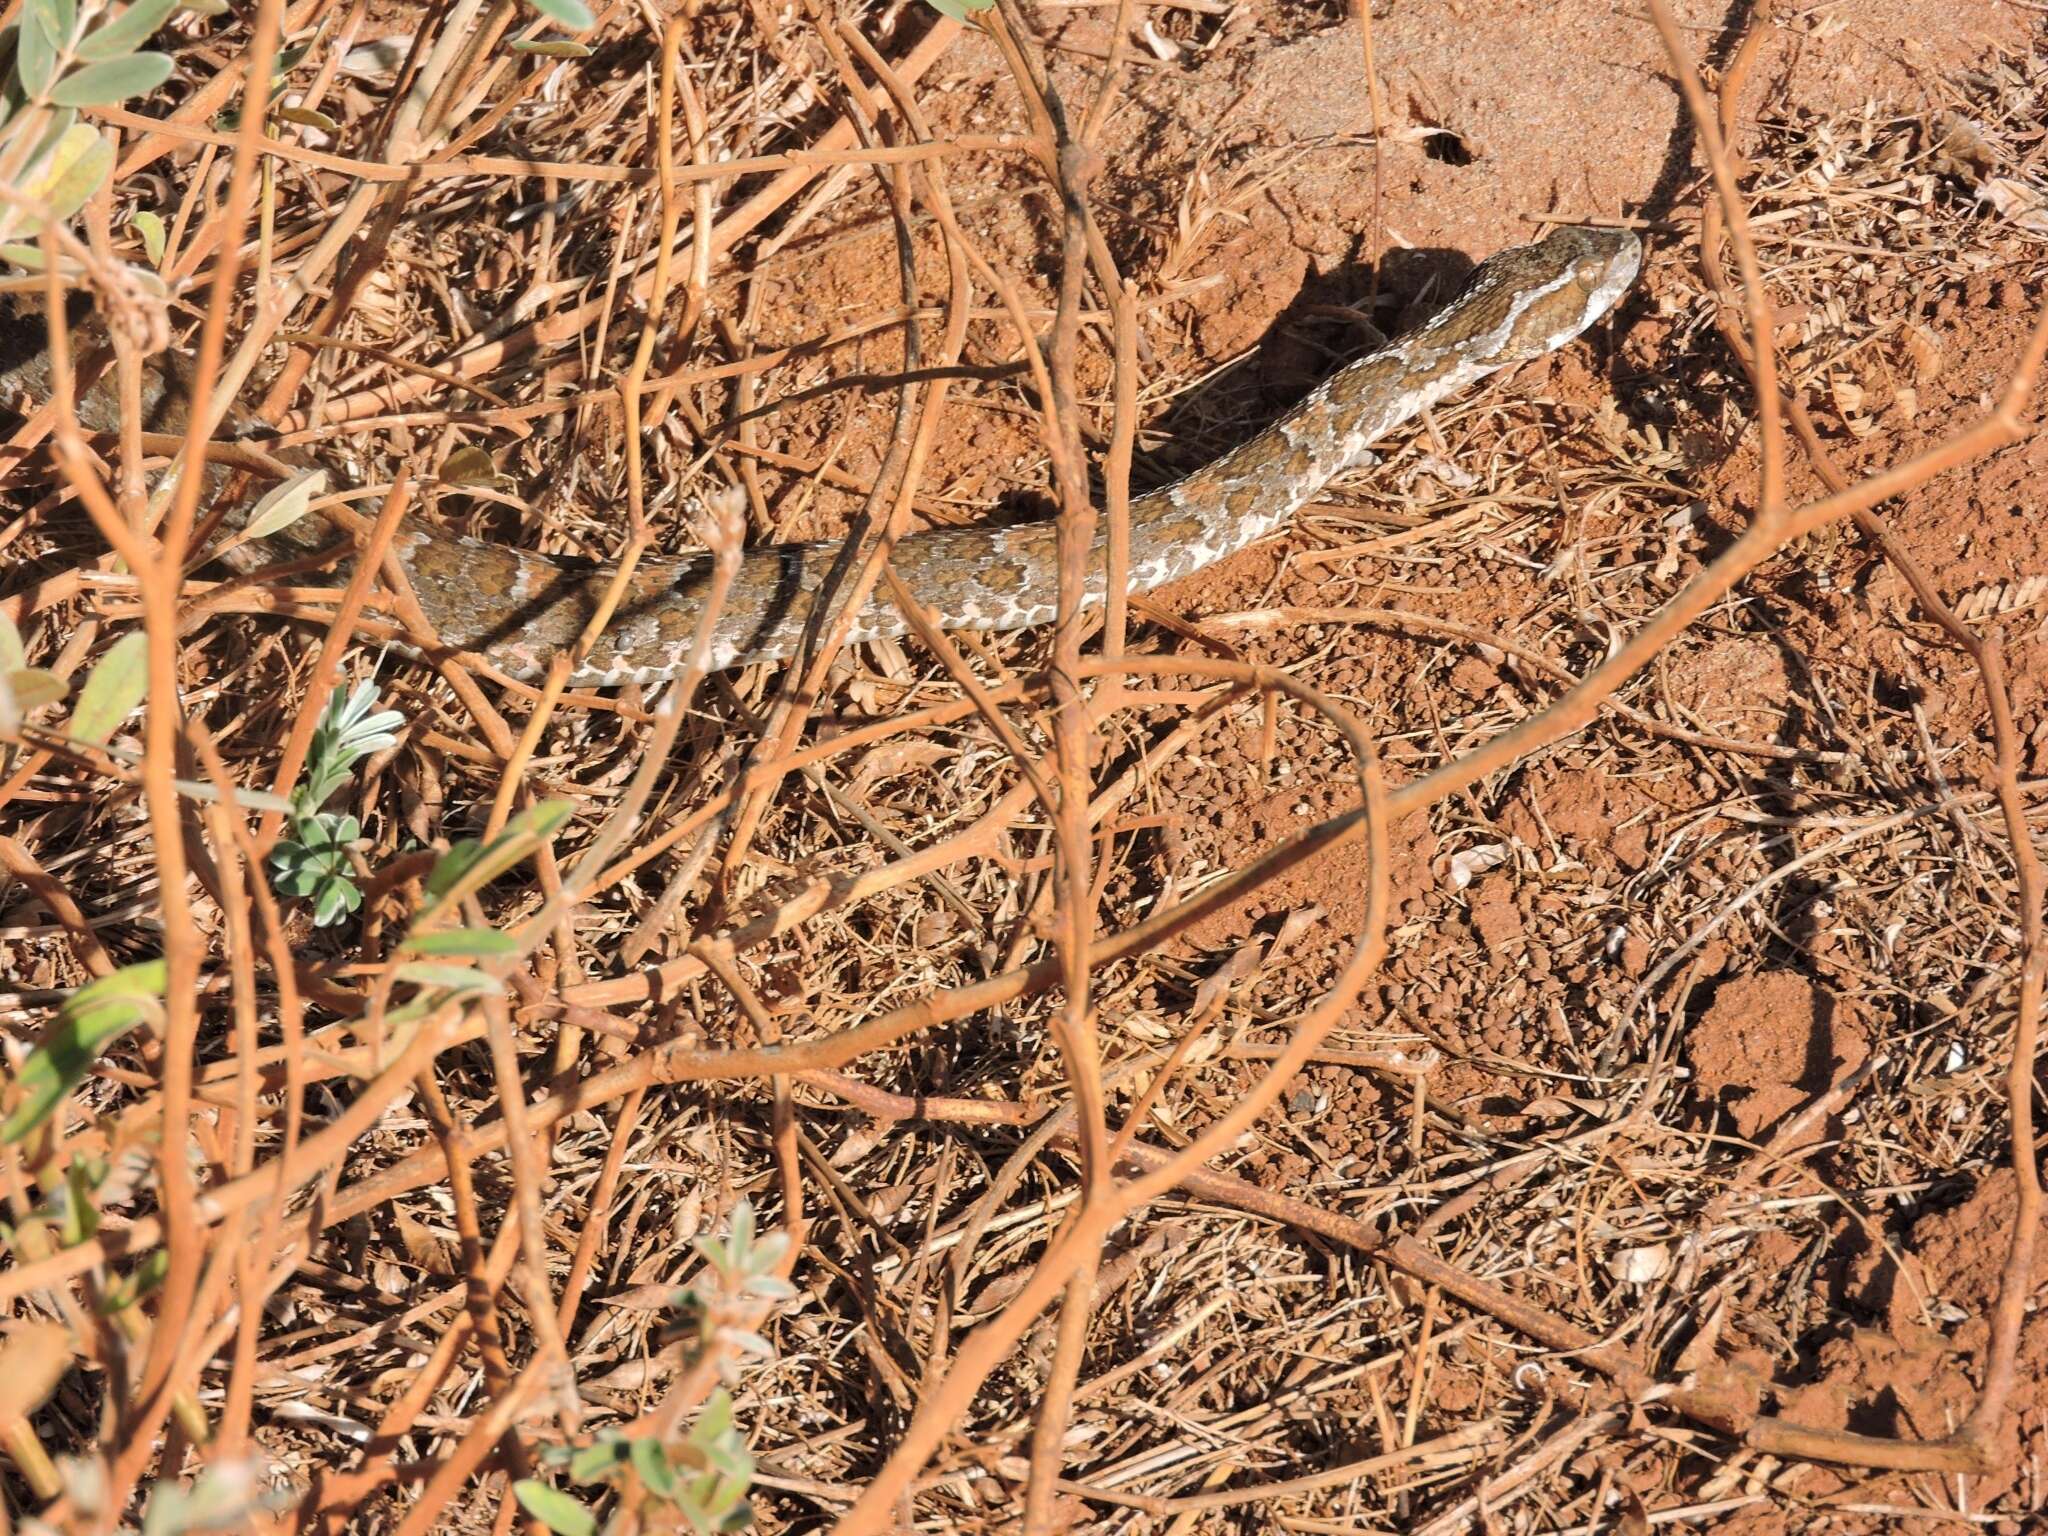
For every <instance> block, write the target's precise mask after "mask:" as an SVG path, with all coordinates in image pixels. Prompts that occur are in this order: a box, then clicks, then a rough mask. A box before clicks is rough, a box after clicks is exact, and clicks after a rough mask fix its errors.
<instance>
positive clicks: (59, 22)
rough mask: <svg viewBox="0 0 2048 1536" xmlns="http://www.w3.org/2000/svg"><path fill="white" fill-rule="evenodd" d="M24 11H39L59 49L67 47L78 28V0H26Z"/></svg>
mask: <svg viewBox="0 0 2048 1536" xmlns="http://www.w3.org/2000/svg"><path fill="white" fill-rule="evenodd" d="M22 9H23V10H24V11H40V12H41V13H42V14H43V16H44V18H45V19H46V24H47V25H48V27H49V29H50V36H51V38H52V39H54V40H55V42H56V44H57V46H58V48H59V49H63V48H66V47H69V46H70V44H71V35H72V34H73V33H74V32H76V31H77V30H78V0H28V4H26V5H24V6H23V7H22Z"/></svg>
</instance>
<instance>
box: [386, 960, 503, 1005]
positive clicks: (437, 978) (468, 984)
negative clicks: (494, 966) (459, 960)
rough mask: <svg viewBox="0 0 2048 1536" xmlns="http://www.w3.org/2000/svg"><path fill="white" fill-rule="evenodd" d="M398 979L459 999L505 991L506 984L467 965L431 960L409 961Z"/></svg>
mask: <svg viewBox="0 0 2048 1536" xmlns="http://www.w3.org/2000/svg"><path fill="white" fill-rule="evenodd" d="M398 979H399V980H400V981H410V982H412V983H414V984H415V985H417V986H422V987H435V988H438V989H439V990H441V991H444V992H452V993H453V994H455V995H456V996H457V997H467V996H470V995H472V994H475V993H483V992H502V991H503V990H504V989H505V984H504V983H503V982H501V981H499V980H498V979H497V977H495V976H486V975H485V974H484V973H483V972H482V971H479V970H474V969H472V968H471V967H469V966H466V965H436V964H435V963H434V962H433V961H431V960H408V961H407V962H406V963H405V964H404V965H401V966H400V967H399V968H398Z"/></svg>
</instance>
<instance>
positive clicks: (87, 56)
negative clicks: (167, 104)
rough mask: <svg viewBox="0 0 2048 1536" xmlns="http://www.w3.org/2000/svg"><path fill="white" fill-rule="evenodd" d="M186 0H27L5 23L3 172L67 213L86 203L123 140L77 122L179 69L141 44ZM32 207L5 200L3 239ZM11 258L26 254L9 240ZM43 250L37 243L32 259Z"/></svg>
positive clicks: (0, 42)
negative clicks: (115, 0)
mask: <svg viewBox="0 0 2048 1536" xmlns="http://www.w3.org/2000/svg"><path fill="white" fill-rule="evenodd" d="M178 4H179V0H134V3H133V4H131V5H129V6H127V7H126V8H125V9H123V10H121V11H120V12H119V13H118V14H117V13H116V12H115V11H114V9H113V7H112V6H110V5H106V4H95V3H94V0H86V3H85V4H83V5H81V4H80V3H79V0H24V3H23V5H22V6H21V8H20V10H19V11H18V12H16V19H15V20H14V21H13V22H12V23H10V24H9V25H8V26H6V27H0V180H5V181H7V182H8V183H9V184H10V185H12V186H13V187H14V188H16V189H17V190H18V191H22V192H26V193H27V194H28V195H29V196H30V197H33V198H36V199H39V200H40V201H41V202H42V203H43V205H44V208H45V209H46V210H47V212H48V213H49V215H50V216H51V217H52V218H54V219H56V220H58V221H59V222H62V221H63V220H66V219H68V218H70V217H71V216H72V215H73V214H74V213H76V212H77V211H78V210H79V209H80V208H82V207H84V206H85V201H86V199H87V198H89V197H91V196H92V194H93V193H94V192H95V191H96V190H97V189H98V187H99V185H100V183H101V182H103V181H105V180H106V179H107V176H108V175H109V174H110V173H111V172H112V170H113V168H114V146H113V143H112V141H111V140H109V139H108V138H107V137H106V136H105V135H103V134H102V133H101V132H100V131H99V130H98V129H97V128H95V127H93V126H91V125H90V124H87V123H81V122H79V121H78V113H79V109H80V108H83V107H102V106H111V105H112V104H114V103H115V102H119V101H125V100H127V99H128V98H130V97H133V96H143V95H147V94H148V93H149V92H151V91H153V90H155V89H156V88H157V87H158V86H159V85H162V84H163V83H164V81H166V80H168V79H169V78H170V76H171V70H172V62H171V58H170V56H169V55H168V54H162V53H149V52H142V51H139V50H140V49H141V45H142V44H143V43H145V42H147V41H149V39H150V38H151V37H152V36H153V35H154V34H155V33H156V31H157V30H158V29H159V28H160V27H162V26H163V24H164V23H165V22H166V21H168V20H169V19H170V16H171V13H172V12H173V11H175V10H176V9H177V8H178ZM23 213H24V210H23V208H22V206H21V205H20V204H19V203H18V202H16V201H10V202H9V203H8V204H7V205H6V206H5V207H4V208H0V241H6V240H8V239H9V238H11V237H12V236H13V234H14V233H15V231H16V229H17V228H18V227H19V226H20V224H21V222H22V219H23ZM6 254H7V256H8V259H10V260H22V259H23V258H22V254H21V252H20V251H19V250H15V249H9V250H8V251H7V253H6ZM38 259H39V258H37V257H36V255H35V254H34V253H33V251H31V252H29V255H28V258H27V260H28V262H29V264H31V265H32V264H35V262H36V261H37V260H38Z"/></svg>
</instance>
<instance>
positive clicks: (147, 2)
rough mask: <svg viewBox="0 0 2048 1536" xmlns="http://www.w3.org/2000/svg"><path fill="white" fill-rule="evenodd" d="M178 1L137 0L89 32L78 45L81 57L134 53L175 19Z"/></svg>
mask: <svg viewBox="0 0 2048 1536" xmlns="http://www.w3.org/2000/svg"><path fill="white" fill-rule="evenodd" d="M177 8H178V0H135V3H134V4H133V5H131V6H129V7H128V9H127V10H125V11H123V12H122V13H121V14H120V15H119V16H116V17H115V18H114V19H113V20H112V21H110V22H108V23H107V24H106V25H105V26H103V27H101V28H99V29H98V30H97V31H94V32H92V33H90V34H88V35H87V37H86V38H85V40H84V41H83V42H81V43H80V44H79V45H78V56H79V58H81V59H83V60H84V61H85V62H86V63H88V64H96V63H98V62H99V61H100V60H102V59H115V58H121V57H123V56H124V55H127V54H130V53H133V52H134V51H135V50H136V49H137V48H140V47H141V46H142V45H143V44H144V43H146V42H148V41H149V40H150V39H151V38H152V37H154V36H156V32H157V28H159V27H161V26H162V25H163V24H164V23H165V22H167V21H169V20H170V19H171V12H173V11H175V10H176V9H177Z"/></svg>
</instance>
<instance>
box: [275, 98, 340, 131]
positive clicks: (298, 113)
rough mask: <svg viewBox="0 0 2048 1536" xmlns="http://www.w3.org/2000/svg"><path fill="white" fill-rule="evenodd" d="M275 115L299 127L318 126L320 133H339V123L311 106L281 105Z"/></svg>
mask: <svg viewBox="0 0 2048 1536" xmlns="http://www.w3.org/2000/svg"><path fill="white" fill-rule="evenodd" d="M277 115H278V116H279V117H281V118H283V119H284V120H285V121H286V122H288V123H297V124H298V125H299V126H300V127H301V128H318V129H319V130H320V131H321V132H322V133H326V134H332V135H334V136H336V137H337V138H338V137H340V135H341V124H339V123H337V122H336V121H335V120H334V119H333V118H331V117H329V116H328V115H327V114H326V113H325V112H321V111H319V110H317V109H315V108H313V107H294V106H282V107H279V108H278V109H277Z"/></svg>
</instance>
